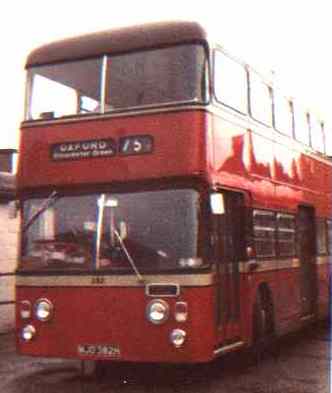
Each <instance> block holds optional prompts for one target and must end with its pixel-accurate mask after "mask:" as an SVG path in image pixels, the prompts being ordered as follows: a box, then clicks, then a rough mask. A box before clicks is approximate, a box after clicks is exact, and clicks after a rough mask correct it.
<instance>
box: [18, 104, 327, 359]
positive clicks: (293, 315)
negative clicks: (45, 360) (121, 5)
mask: <svg viewBox="0 0 332 393" xmlns="http://www.w3.org/2000/svg"><path fill="white" fill-rule="evenodd" d="M257 131H259V127H257V130H256V129H255V130H247V129H246V128H244V127H242V126H239V125H237V124H235V123H234V124H233V123H231V122H230V121H226V120H225V119H223V118H221V117H219V116H217V115H215V114H211V113H209V112H207V111H203V110H186V111H177V112H168V113H159V114H157V113H155V114H144V115H143V114H142V115H135V116H125V115H124V116H123V117H114V118H112V117H109V118H100V119H97V120H89V121H86V120H85V119H82V120H75V121H68V122H66V123H65V122H63V123H58V124H57V123H56V122H55V123H54V124H51V123H49V124H44V125H39V126H36V125H33V126H29V125H28V124H26V125H24V127H23V128H22V132H21V146H20V151H21V152H22V153H21V155H20V162H19V169H18V175H17V186H18V191H19V193H20V195H24V192H25V191H27V190H32V189H34V188H39V187H45V188H46V187H48V188H49V189H50V190H51V189H53V188H54V187H57V186H69V187H74V186H75V188H76V189H77V186H79V185H82V186H86V185H92V186H93V185H95V184H98V183H100V184H101V183H112V182H123V183H127V182H131V181H133V182H137V181H140V180H144V181H149V180H153V179H155V180H160V181H161V180H162V179H167V178H175V177H191V176H196V177H197V176H200V178H201V179H203V180H205V182H206V184H209V185H210V186H211V185H215V184H219V185H220V186H223V187H230V188H234V189H237V190H244V191H246V201H247V203H248V204H249V205H251V206H258V207H267V208H270V209H271V208H272V209H278V210H279V209H280V210H285V211H293V212H296V211H297V208H298V206H299V205H302V204H310V205H312V206H314V207H315V211H316V215H317V216H318V217H329V216H331V215H332V195H331V185H332V170H331V163H328V161H326V160H323V159H321V160H318V159H314V158H313V157H312V156H310V155H307V154H306V153H305V152H304V151H302V150H301V149H300V146H299V145H298V146H297V145H296V144H295V142H292V141H290V140H289V139H287V138H286V137H282V136H278V135H276V133H275V132H273V131H272V130H269V129H267V128H262V135H261V134H260V133H259V132H257ZM263 132H264V135H263ZM137 134H149V135H152V136H153V138H154V152H153V154H147V155H144V156H130V157H118V156H117V157H110V158H98V159H91V160H78V161H68V162H52V161H51V159H50V145H52V144H56V143H61V142H65V141H80V140H91V139H94V138H95V139H98V138H107V137H112V138H114V139H116V140H118V139H119V138H120V137H123V136H128V135H137ZM317 269H318V273H317V275H318V279H319V296H318V300H319V305H318V311H319V313H320V315H324V314H326V311H327V304H328V293H327V290H326V288H328V280H329V277H330V272H329V265H328V264H326V265H319V266H318V268H317ZM262 282H266V283H268V284H269V286H270V288H271V290H272V292H273V296H274V300H275V316H276V327H277V329H280V331H283V329H284V330H285V331H286V330H287V328H288V326H289V324H290V322H292V321H295V320H297V321H299V320H300V319H299V318H300V314H301V293H300V285H299V282H300V272H299V269H288V270H286V269H284V270H278V271H269V272H265V273H255V274H249V275H248V274H243V275H241V284H240V292H241V293H240V298H241V319H240V321H239V323H233V324H228V326H227V329H224V328H223V326H222V327H221V329H220V330H218V329H217V328H216V327H215V315H214V307H215V305H214V299H215V296H214V289H213V288H212V287H211V288H185V289H183V298H182V300H185V301H188V303H189V310H190V311H189V312H190V319H189V321H188V322H187V323H185V324H183V327H184V328H185V330H186V331H187V332H188V341H187V343H186V345H185V346H184V347H183V348H182V349H180V350H176V349H174V348H172V346H171V345H170V344H169V339H168V337H169V333H170V331H171V329H172V328H175V327H178V326H179V327H180V324H177V323H176V322H174V320H173V319H172V318H171V319H170V320H169V321H168V322H167V323H166V324H165V325H162V326H154V325H152V324H151V323H149V322H148V321H147V320H146V318H145V307H146V303H147V302H148V300H149V299H148V298H146V297H145V295H144V290H143V289H137V288H136V289H135V288H32V287H25V288H24V287H18V288H17V301H18V302H19V301H21V300H30V301H35V300H36V299H37V298H40V297H44V296H46V297H48V298H50V299H51V300H52V301H54V303H55V307H56V314H55V318H54V320H52V321H50V322H47V323H40V322H38V321H33V324H35V326H36V328H37V332H38V337H37V339H36V340H35V341H33V342H31V343H22V342H21V341H20V339H18V347H19V350H20V351H21V353H23V354H31V355H38V356H40V355H43V356H59V357H76V356H77V354H76V348H77V345H78V344H80V343H83V344H84V343H88V344H89V343H92V344H93V343H106V344H107V343H112V342H118V343H119V344H120V347H121V350H122V354H123V360H130V361H167V362H194V361H207V360H210V359H211V358H212V357H213V349H214V347H215V346H219V345H221V344H225V343H226V344H227V343H228V342H231V340H232V339H233V340H237V339H239V338H240V339H241V340H242V341H244V342H245V343H250V341H251V337H252V323H251V321H252V309H253V302H254V298H255V295H256V291H257V288H258V286H259V285H260V283H262ZM324 288H325V289H324ZM169 302H170V304H173V303H174V299H170V300H169ZM285 304H286V305H287V307H285ZM22 326H23V323H22V321H21V319H20V318H19V317H18V316H17V328H18V329H21V327H22ZM68 326H70V328H68ZM181 327H182V324H181Z"/></svg>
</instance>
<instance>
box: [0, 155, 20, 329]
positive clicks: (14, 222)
mask: <svg viewBox="0 0 332 393" xmlns="http://www.w3.org/2000/svg"><path fill="white" fill-rule="evenodd" d="M7 153H8V161H6V160H5V159H3V151H1V150H0V158H1V160H0V334H1V333H6V332H8V331H10V330H12V329H13V328H14V321H15V318H14V308H15V307H14V300H15V285H14V272H15V268H16V257H17V245H18V224H19V218H14V219H10V218H9V203H10V201H12V200H13V199H14V198H15V188H14V183H15V176H14V175H13V174H11V173H10V172H9V170H12V168H11V166H10V162H11V160H12V155H11V152H8V151H7V152H6V153H5V154H7ZM2 164H3V165H2ZM4 171H6V172H4Z"/></svg>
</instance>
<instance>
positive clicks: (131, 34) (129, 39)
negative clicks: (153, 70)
mask: <svg viewBox="0 0 332 393" xmlns="http://www.w3.org/2000/svg"><path fill="white" fill-rule="evenodd" d="M206 39H207V35H206V32H205V30H204V29H203V28H202V27H201V25H199V24H198V23H196V22H160V23H150V24H143V25H137V26H132V27H126V28H118V29H112V30H107V31H103V32H99V33H94V34H86V35H82V36H78V37H74V38H69V39H64V40H61V41H56V42H53V43H50V44H47V45H44V46H42V47H40V48H37V49H35V50H34V51H32V52H31V53H30V55H29V56H28V59H27V62H26V68H28V67H31V66H36V65H42V64H52V63H57V62H62V61H71V60H79V59H85V58H91V57H97V56H101V55H105V54H116V53H124V52H130V51H134V50H140V49H147V48H153V47H154V48H155V47H162V46H167V45H176V44H185V43H194V42H206Z"/></svg>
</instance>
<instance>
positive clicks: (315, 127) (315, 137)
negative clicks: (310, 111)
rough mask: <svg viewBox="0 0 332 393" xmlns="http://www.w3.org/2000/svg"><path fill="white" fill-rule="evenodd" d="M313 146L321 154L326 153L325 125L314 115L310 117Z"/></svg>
mask: <svg viewBox="0 0 332 393" xmlns="http://www.w3.org/2000/svg"><path fill="white" fill-rule="evenodd" d="M310 135H311V146H312V148H313V149H314V150H316V151H318V152H319V153H322V154H324V153H325V137H324V127H323V124H322V123H321V122H320V121H319V120H318V119H317V118H316V117H315V116H313V115H310Z"/></svg>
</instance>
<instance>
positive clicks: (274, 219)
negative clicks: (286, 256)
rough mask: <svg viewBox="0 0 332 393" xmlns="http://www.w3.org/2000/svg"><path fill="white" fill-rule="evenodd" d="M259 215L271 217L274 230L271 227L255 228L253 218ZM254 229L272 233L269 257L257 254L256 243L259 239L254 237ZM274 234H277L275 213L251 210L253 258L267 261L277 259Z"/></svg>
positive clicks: (264, 210) (258, 209) (257, 209)
mask: <svg viewBox="0 0 332 393" xmlns="http://www.w3.org/2000/svg"><path fill="white" fill-rule="evenodd" d="M259 214H260V215H261V216H270V217H273V221H274V228H272V227H262V226H257V227H256V228H255V216H256V215H259ZM255 229H256V230H261V231H266V232H272V233H273V235H272V254H271V255H261V254H258V253H257V246H256V241H257V240H258V239H259V237H256V236H255ZM276 232H277V221H276V214H275V212H274V211H272V210H266V209H260V208H253V209H252V237H253V245H254V249H255V256H256V258H257V259H265V260H269V259H273V258H277V241H276ZM263 240H264V239H263ZM260 241H262V240H260Z"/></svg>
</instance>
